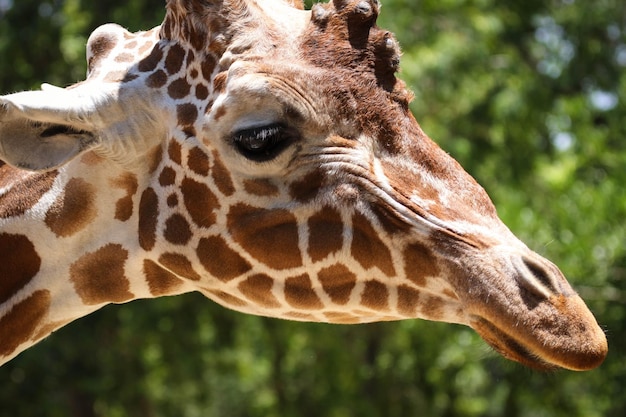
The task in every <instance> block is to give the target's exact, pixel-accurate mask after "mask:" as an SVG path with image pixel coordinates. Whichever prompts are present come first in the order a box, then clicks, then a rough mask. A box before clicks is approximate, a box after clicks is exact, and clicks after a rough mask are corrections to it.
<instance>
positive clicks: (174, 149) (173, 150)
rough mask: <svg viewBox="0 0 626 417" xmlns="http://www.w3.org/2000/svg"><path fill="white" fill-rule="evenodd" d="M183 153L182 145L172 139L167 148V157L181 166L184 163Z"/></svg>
mask: <svg viewBox="0 0 626 417" xmlns="http://www.w3.org/2000/svg"><path fill="white" fill-rule="evenodd" d="M182 153H183V150H182V147H181V146H180V143H178V142H177V141H175V140H174V139H172V140H171V141H170V144H169V146H168V147H167V155H168V156H169V157H170V160H171V161H172V162H174V163H175V164H177V165H181V164H182V161H183V157H182Z"/></svg>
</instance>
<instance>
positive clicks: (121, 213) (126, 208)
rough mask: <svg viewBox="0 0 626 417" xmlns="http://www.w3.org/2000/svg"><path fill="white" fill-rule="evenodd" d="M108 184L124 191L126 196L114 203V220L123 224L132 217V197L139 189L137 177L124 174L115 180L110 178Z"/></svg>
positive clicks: (127, 173) (128, 173)
mask: <svg viewBox="0 0 626 417" xmlns="http://www.w3.org/2000/svg"><path fill="white" fill-rule="evenodd" d="M109 182H110V184H111V186H112V187H115V188H120V189H122V190H124V191H126V195H125V196H124V197H122V198H120V199H119V200H117V202H116V203H115V219H117V220H120V221H122V222H125V221H127V220H128V219H130V218H131V216H132V215H133V196H134V195H135V193H136V192H137V189H138V188H139V183H138V182H137V176H136V175H135V174H132V173H130V172H126V173H124V174H122V175H120V176H119V177H117V178H112V179H111V180H110V181H109Z"/></svg>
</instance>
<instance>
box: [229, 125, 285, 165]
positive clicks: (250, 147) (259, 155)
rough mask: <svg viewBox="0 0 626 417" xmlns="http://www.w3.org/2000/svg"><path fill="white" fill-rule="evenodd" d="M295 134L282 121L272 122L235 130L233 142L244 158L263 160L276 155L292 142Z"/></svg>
mask: <svg viewBox="0 0 626 417" xmlns="http://www.w3.org/2000/svg"><path fill="white" fill-rule="evenodd" d="M294 138H295V134H294V132H293V130H292V129H289V128H287V126H285V125H284V124H282V123H273V124H270V125H266V126H259V127H254V128H250V129H243V130H239V131H237V132H235V134H234V135H233V143H234V145H235V147H236V148H237V150H238V151H239V153H241V154H242V155H243V156H245V157H246V158H248V159H250V160H253V161H257V162H264V161H270V160H272V159H274V158H275V157H276V156H278V155H279V154H280V153H281V152H282V151H283V150H285V148H286V147H287V146H288V145H289V144H290V143H291V142H293V140H294Z"/></svg>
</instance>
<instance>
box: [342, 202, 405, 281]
mask: <svg viewBox="0 0 626 417" xmlns="http://www.w3.org/2000/svg"><path fill="white" fill-rule="evenodd" d="M352 229H353V236H352V247H351V253H352V256H353V257H354V259H356V260H357V261H358V262H359V263H360V264H361V265H362V266H363V268H365V269H370V268H373V267H377V268H378V269H380V271H381V272H383V273H384V274H385V275H387V276H394V275H395V268H394V267H393V259H392V258H391V252H390V251H389V248H388V247H387V245H385V243H383V241H382V240H381V239H380V238H379V237H378V232H377V231H376V230H375V229H374V227H373V226H372V224H371V223H370V221H369V220H368V219H367V218H366V217H365V216H364V215H362V214H360V213H356V214H355V215H354V216H353V218H352Z"/></svg>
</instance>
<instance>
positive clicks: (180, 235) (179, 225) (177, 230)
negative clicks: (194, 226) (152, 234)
mask: <svg viewBox="0 0 626 417" xmlns="http://www.w3.org/2000/svg"><path fill="white" fill-rule="evenodd" d="M163 236H164V237H165V239H166V240H167V241H168V242H170V243H173V244H174V245H186V244H187V243H188V242H189V240H190V239H191V226H190V225H189V222H188V221H187V219H185V217H184V216H182V215H181V214H179V213H174V214H172V215H171V216H170V217H169V218H168V219H167V220H166V221H165V230H164V231H163Z"/></svg>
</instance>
